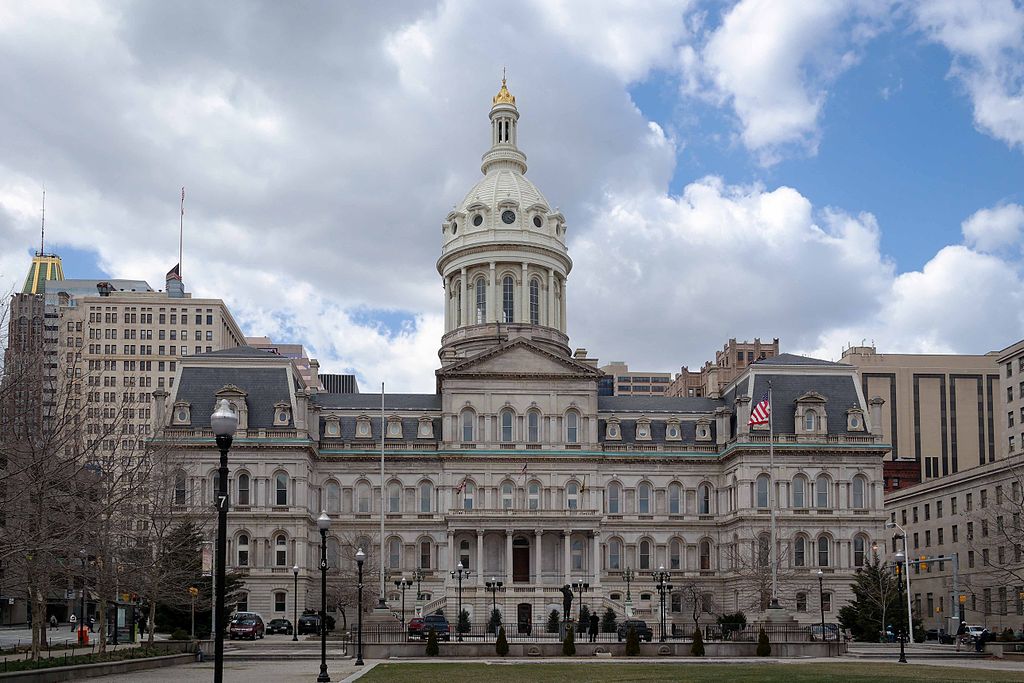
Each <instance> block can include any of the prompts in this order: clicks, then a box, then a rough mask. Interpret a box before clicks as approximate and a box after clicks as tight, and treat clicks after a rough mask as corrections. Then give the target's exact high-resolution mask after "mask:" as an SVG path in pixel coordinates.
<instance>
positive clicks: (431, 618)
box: [420, 614, 452, 640]
mask: <svg viewBox="0 0 1024 683" xmlns="http://www.w3.org/2000/svg"><path fill="white" fill-rule="evenodd" d="M430 629H434V632H435V633H437V637H438V639H439V640H451V639H452V627H451V624H449V623H448V618H447V617H445V616H444V615H443V614H428V615H427V616H425V617H423V626H422V627H421V628H420V638H424V639H426V638H428V637H429V636H430Z"/></svg>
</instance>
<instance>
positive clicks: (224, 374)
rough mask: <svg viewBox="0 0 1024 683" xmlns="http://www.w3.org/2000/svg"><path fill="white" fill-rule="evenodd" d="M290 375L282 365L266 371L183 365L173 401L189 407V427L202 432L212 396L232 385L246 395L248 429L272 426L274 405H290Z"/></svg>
mask: <svg viewBox="0 0 1024 683" xmlns="http://www.w3.org/2000/svg"><path fill="white" fill-rule="evenodd" d="M290 374H291V370H290V368H288V367H287V366H284V365H278V366H276V367H266V368H232V367H217V366H213V365H195V366H185V367H182V368H181V380H180V381H179V383H178V387H177V394H176V399H175V400H177V401H187V402H188V403H189V404H190V405H191V407H192V425H191V426H192V427H194V428H197V429H203V428H206V427H209V426H210V414H211V413H212V412H213V402H214V398H215V397H214V394H215V393H216V392H217V391H218V390H220V389H221V388H223V387H224V386H226V385H229V384H233V385H235V386H237V387H239V388H240V389H242V390H243V391H245V392H246V393H247V394H248V396H246V401H245V402H246V406H247V407H248V409H249V427H250V428H258V427H272V426H273V425H274V404H275V403H277V402H279V401H285V402H287V403H288V404H289V405H291V393H290V392H289V379H290Z"/></svg>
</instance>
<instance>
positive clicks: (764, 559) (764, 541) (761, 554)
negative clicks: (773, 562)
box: [757, 534, 771, 567]
mask: <svg viewBox="0 0 1024 683" xmlns="http://www.w3.org/2000/svg"><path fill="white" fill-rule="evenodd" d="M770 550H771V541H770V539H769V537H768V534H762V535H760V536H758V537H757V566H758V567H767V566H768V562H769V552H770Z"/></svg>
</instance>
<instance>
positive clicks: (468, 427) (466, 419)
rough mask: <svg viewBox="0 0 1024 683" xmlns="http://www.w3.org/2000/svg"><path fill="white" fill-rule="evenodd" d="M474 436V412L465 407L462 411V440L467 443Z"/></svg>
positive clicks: (473, 438)
mask: <svg viewBox="0 0 1024 683" xmlns="http://www.w3.org/2000/svg"><path fill="white" fill-rule="evenodd" d="M475 438H476V413H474V412H473V411H472V410H469V409H466V410H463V411H462V440H463V441H464V442H466V443H469V442H471V441H473V440H475Z"/></svg>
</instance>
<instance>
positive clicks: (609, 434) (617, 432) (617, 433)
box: [604, 417, 622, 441]
mask: <svg viewBox="0 0 1024 683" xmlns="http://www.w3.org/2000/svg"><path fill="white" fill-rule="evenodd" d="M604 438H605V439H606V440H608V441H621V440H622V429H621V427H620V425H619V418H617V417H610V418H608V425H607V427H606V428H605V432H604Z"/></svg>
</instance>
